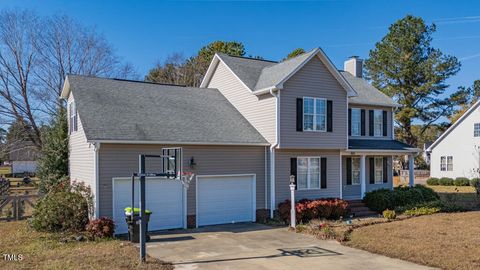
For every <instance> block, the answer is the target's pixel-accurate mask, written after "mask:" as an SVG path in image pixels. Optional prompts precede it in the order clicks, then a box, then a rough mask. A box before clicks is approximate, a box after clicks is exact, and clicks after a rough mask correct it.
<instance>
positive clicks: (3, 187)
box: [0, 178, 10, 196]
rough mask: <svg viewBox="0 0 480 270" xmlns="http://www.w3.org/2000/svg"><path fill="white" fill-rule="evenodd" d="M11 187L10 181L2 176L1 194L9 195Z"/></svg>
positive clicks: (0, 180) (0, 183)
mask: <svg viewBox="0 0 480 270" xmlns="http://www.w3.org/2000/svg"><path fill="white" fill-rule="evenodd" d="M9 189H10V181H9V180H6V179H1V178H0V196H4V195H8V191H9Z"/></svg>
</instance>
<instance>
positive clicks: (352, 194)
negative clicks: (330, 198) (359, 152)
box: [342, 156, 393, 200]
mask: <svg viewBox="0 0 480 270" xmlns="http://www.w3.org/2000/svg"><path fill="white" fill-rule="evenodd" d="M347 157H349V156H342V182H343V198H344V199H346V200H354V199H359V198H360V185H347ZM352 157H359V156H352ZM370 157H374V156H366V159H365V170H366V171H365V175H366V181H367V185H366V191H367V192H368V191H372V190H376V189H380V188H387V189H390V188H392V187H393V169H392V156H384V158H387V159H388V161H387V164H388V165H387V168H388V174H387V175H388V182H387V183H382V184H370Z"/></svg>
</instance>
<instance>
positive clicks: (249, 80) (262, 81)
mask: <svg viewBox="0 0 480 270" xmlns="http://www.w3.org/2000/svg"><path fill="white" fill-rule="evenodd" d="M315 56H318V57H319V58H320V60H321V61H322V62H323V64H325V66H326V67H327V68H328V70H329V71H330V72H331V73H332V75H333V76H334V77H335V79H337V80H338V82H339V83H340V85H342V87H343V88H344V89H345V90H346V91H347V93H348V95H349V96H355V95H356V93H355V90H354V89H353V88H352V86H351V85H350V84H349V83H348V82H347V81H346V80H345V78H344V77H343V76H342V75H341V74H340V73H339V72H338V70H337V69H336V68H335V66H334V65H333V63H332V62H331V61H330V59H328V57H327V56H326V55H325V53H324V52H323V51H322V50H321V49H320V48H316V49H313V50H311V51H309V52H307V53H304V54H301V55H299V56H297V57H294V58H291V59H288V60H286V61H283V62H280V63H276V62H271V61H265V60H258V59H251V58H241V57H232V56H228V55H226V54H219V53H217V54H215V56H214V58H213V60H212V62H211V63H210V66H209V68H208V70H207V73H206V74H205V77H204V79H203V81H202V84H201V85H200V87H206V86H207V85H208V83H209V81H210V80H211V78H212V76H213V73H214V72H215V71H214V70H215V67H216V66H217V64H218V62H219V61H222V62H223V63H224V64H225V65H226V66H227V67H228V68H229V69H230V71H231V72H232V73H233V74H234V75H235V76H236V77H237V78H238V79H239V80H240V81H241V82H242V84H244V86H245V87H246V88H247V89H249V90H250V91H251V92H252V93H254V94H264V93H266V92H268V91H270V89H282V88H283V83H284V82H285V81H287V80H288V79H289V78H290V77H291V76H293V75H294V74H295V73H296V72H298V70H300V69H301V68H302V67H303V66H304V65H305V64H306V63H308V62H309V61H310V60H311V59H312V58H313V57H315Z"/></svg>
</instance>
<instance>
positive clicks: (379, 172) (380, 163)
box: [375, 157, 383, 184]
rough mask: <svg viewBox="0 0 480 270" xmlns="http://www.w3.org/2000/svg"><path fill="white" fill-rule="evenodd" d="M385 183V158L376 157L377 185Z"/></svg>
mask: <svg viewBox="0 0 480 270" xmlns="http://www.w3.org/2000/svg"><path fill="white" fill-rule="evenodd" d="M382 183H383V157H375V184H382Z"/></svg>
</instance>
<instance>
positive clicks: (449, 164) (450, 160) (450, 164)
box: [447, 156, 453, 171]
mask: <svg viewBox="0 0 480 270" xmlns="http://www.w3.org/2000/svg"><path fill="white" fill-rule="evenodd" d="M447 171H453V157H452V156H448V157H447Z"/></svg>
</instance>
